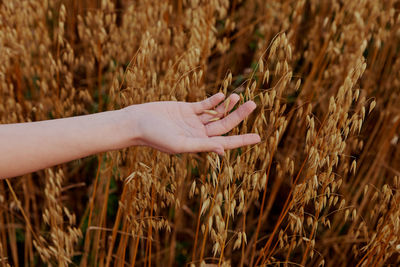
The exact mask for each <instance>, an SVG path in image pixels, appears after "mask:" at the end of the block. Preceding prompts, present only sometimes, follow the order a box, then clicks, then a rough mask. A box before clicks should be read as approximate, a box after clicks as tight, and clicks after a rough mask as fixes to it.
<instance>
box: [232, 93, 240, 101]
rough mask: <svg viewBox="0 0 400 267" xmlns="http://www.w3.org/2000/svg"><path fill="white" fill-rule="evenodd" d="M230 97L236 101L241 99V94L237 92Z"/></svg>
mask: <svg viewBox="0 0 400 267" xmlns="http://www.w3.org/2000/svg"><path fill="white" fill-rule="evenodd" d="M230 97H231V98H232V100H234V101H239V99H240V96H239V95H238V94H236V93H233V94H231V96H230Z"/></svg>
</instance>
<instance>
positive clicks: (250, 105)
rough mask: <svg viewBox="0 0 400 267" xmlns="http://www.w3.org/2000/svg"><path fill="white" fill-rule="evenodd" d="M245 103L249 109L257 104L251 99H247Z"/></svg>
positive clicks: (253, 108)
mask: <svg viewBox="0 0 400 267" xmlns="http://www.w3.org/2000/svg"><path fill="white" fill-rule="evenodd" d="M247 103H248V104H247V105H248V106H249V108H250V109H251V111H253V110H255V109H256V107H257V104H256V103H255V102H254V101H253V100H249V101H247Z"/></svg>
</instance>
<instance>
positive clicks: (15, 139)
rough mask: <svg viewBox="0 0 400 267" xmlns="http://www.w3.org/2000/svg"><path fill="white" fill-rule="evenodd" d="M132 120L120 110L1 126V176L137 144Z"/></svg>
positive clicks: (5, 176)
mask: <svg viewBox="0 0 400 267" xmlns="http://www.w3.org/2000/svg"><path fill="white" fill-rule="evenodd" d="M132 121H134V120H131V119H129V118H128V116H127V114H126V113H125V112H124V111H123V110H118V111H109V112H102V113H97V114H93V115H86V116H78V117H71V118H65V119H56V120H47V121H40V122H31V123H18V124H5V125H0V152H1V153H0V178H7V177H13V176H18V175H22V174H25V173H29V172H32V171H36V170H40V169H43V168H47V167H50V166H54V165H56V164H60V163H64V162H68V161H71V160H74V159H78V158H82V157H86V156H89V155H92V154H96V153H99V152H104V151H109V150H116V149H120V148H123V147H128V146H131V145H134V144H135V126H134V125H130V124H131V122H132Z"/></svg>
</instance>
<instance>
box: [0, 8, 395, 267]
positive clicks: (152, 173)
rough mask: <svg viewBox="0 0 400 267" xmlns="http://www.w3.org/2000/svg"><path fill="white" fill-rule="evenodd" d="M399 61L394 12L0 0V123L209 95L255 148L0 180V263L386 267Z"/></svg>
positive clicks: (82, 163) (140, 156) (123, 153)
mask: <svg viewBox="0 0 400 267" xmlns="http://www.w3.org/2000/svg"><path fill="white" fill-rule="evenodd" d="M399 55H400V1H397V0H357V1H347V0H322V1H321V0H307V1H306V0H270V1H265V0H231V1H228V0H165V1H161V0H136V1H128V0H101V1H100V0H82V1H80V0H18V1H16V0H15V1H0V123H2V124H7V123H17V122H30V121H40V120H48V119H55V118H64V117H71V116H78V115H84V114H91V113H97V112H102V111H107V110H115V109H120V108H123V107H126V106H129V105H133V104H139V103H145V102H151V101H165V100H172V101H186V102H194V101H200V100H203V99H205V98H206V97H208V96H211V95H212V94H215V93H217V92H223V93H225V95H227V96H229V95H230V94H232V93H237V94H239V95H240V102H241V103H243V102H245V101H247V100H253V101H254V102H255V103H256V104H257V109H256V110H255V111H254V112H253V113H252V114H251V115H250V116H249V117H248V118H247V119H245V120H244V121H243V122H242V123H241V124H240V125H239V126H238V127H236V128H234V129H233V131H232V132H231V133H229V134H244V133H258V134H259V135H260V136H261V139H262V141H261V143H259V144H257V145H252V146H246V147H242V148H239V149H234V150H229V151H226V152H225V155H224V156H223V157H222V156H219V155H217V154H215V153H211V152H210V153H196V154H194V153H192V154H177V155H169V154H165V153H162V152H159V151H157V150H154V149H151V148H148V147H130V148H126V149H123V150H119V151H109V152H105V153H101V154H97V155H93V156H90V157H86V158H82V159H80V160H76V161H73V162H69V163H66V164H62V165H58V166H55V167H52V168H49V169H46V170H42V171H38V172H35V173H31V174H27V175H24V176H21V177H17V178H12V179H0V266H50V265H51V266H156V267H170V266H190V267H194V266H196V267H197V266H202V267H203V266H204V267H205V266H240V267H242V266H251V267H253V266H332V267H336V266H357V267H358V266H399V264H400V191H399V190H400V141H399V135H400V56H399ZM60 149H63V148H62V147H60ZM0 153H2V151H0Z"/></svg>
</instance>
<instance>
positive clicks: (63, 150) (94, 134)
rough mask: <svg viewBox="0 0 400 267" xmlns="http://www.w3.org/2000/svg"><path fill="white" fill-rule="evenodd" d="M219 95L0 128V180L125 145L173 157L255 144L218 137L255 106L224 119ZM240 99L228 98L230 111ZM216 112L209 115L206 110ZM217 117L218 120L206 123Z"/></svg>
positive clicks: (252, 139)
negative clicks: (148, 148) (201, 99)
mask: <svg viewBox="0 0 400 267" xmlns="http://www.w3.org/2000/svg"><path fill="white" fill-rule="evenodd" d="M224 99H225V96H224V94H222V93H218V94H215V95H213V96H211V97H209V98H207V99H205V100H203V101H200V102H194V103H187V102H173V101H165V102H151V103H146V104H140V105H132V106H128V107H126V108H123V109H120V110H115V111H107V112H101V113H97V114H92V115H85V116H77V117H71V118H65V119H56V120H47V121H39V122H30V123H16V124H3V125H0V152H1V153H0V178H10V177H15V176H19V175H23V174H26V173H30V172H34V171H37V170H41V169H44V168H47V167H51V166H54V165H57V164H61V163H65V162H68V161H71V160H75V159H79V158H83V157H86V156H89V155H93V154H97V153H101V152H105V151H111V150H117V149H122V148H126V147H130V146H149V147H152V148H155V149H157V150H160V151H162V152H166V153H170V154H176V153H189V152H215V153H218V154H220V155H223V154H224V151H225V150H227V149H233V148H238V147H242V146H247V145H252V144H256V143H258V142H260V136H259V135H258V134H243V135H236V136H221V135H223V134H225V133H228V132H229V131H230V130H232V128H234V127H235V126H237V125H238V124H239V123H240V122H241V121H242V120H243V119H245V118H246V117H247V116H248V115H249V114H250V113H251V112H252V111H253V110H254V109H255V108H256V104H255V103H254V102H253V101H248V102H246V103H244V104H243V105H241V106H240V107H238V108H237V109H236V110H235V111H233V112H232V113H230V114H228V115H227V116H226V117H224V113H225V111H226V106H225V105H224V103H223V102H222V101H223V100H224ZM238 101H239V96H238V95H237V94H233V95H231V96H229V105H228V107H227V110H228V111H230V110H232V109H233V107H234V106H235V105H236V103H237V102H238ZM212 109H215V111H216V112H217V113H218V114H216V115H214V114H208V113H206V112H205V111H206V110H212ZM214 117H219V118H221V119H220V120H217V121H211V122H210V120H211V119H212V118H214Z"/></svg>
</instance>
